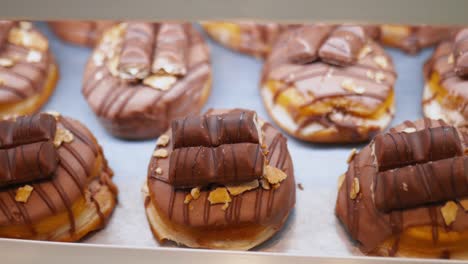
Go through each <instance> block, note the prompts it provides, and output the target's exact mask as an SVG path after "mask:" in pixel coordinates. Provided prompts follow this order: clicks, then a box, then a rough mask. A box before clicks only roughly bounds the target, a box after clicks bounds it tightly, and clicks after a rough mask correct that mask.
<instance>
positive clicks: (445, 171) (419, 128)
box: [336, 119, 468, 259]
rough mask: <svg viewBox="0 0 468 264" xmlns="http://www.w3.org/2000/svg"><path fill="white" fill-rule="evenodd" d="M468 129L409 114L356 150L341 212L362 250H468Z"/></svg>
mask: <svg viewBox="0 0 468 264" xmlns="http://www.w3.org/2000/svg"><path fill="white" fill-rule="evenodd" d="M466 132H467V131H466V129H464V128H455V127H453V126H450V125H448V124H447V123H445V122H444V121H442V120H431V119H421V120H418V121H415V122H410V121H406V122H404V123H403V124H401V125H399V126H396V127H395V128H392V129H390V131H389V132H388V133H384V134H380V135H378V136H377V137H376V138H375V140H374V141H373V142H371V143H370V144H369V145H368V146H366V147H364V148H363V149H362V150H361V151H360V152H359V153H358V154H355V155H353V156H352V157H351V158H350V161H349V168H348V171H347V172H346V173H345V174H344V175H342V176H341V177H340V182H339V186H338V198H337V202H336V215H337V217H338V219H339V220H340V221H341V222H342V223H343V225H344V227H345V229H346V230H347V231H348V233H349V235H350V236H351V238H352V239H354V240H356V241H357V242H358V246H359V248H360V249H361V251H362V252H363V253H365V254H370V255H381V256H400V257H431V258H454V259H467V258H468V254H467V253H468V252H467V251H468V250H467V249H468V247H467V246H468V213H467V212H468V203H467V197H468V185H467V178H466V175H467V174H468V171H467V170H468V157H467V156H466V154H465V153H466V142H467V140H468V134H467V133H466Z"/></svg>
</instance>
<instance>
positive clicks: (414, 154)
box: [374, 126, 463, 171]
mask: <svg viewBox="0 0 468 264" xmlns="http://www.w3.org/2000/svg"><path fill="white" fill-rule="evenodd" d="M374 148H375V156H376V159H377V166H378V169H379V171H386V170H390V169H395V168H401V167H404V166H408V165H415V164H418V163H426V162H429V161H437V160H441V159H447V158H452V157H455V156H461V155H463V146H462V145H461V144H460V137H459V135H458V132H457V130H456V129H455V128H454V127H450V126H444V127H443V126H441V127H436V128H427V129H423V130H419V131H416V132H411V133H407V132H397V133H392V132H390V133H385V134H379V135H377V136H376V137H375V145H374Z"/></svg>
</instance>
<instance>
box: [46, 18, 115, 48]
mask: <svg viewBox="0 0 468 264" xmlns="http://www.w3.org/2000/svg"><path fill="white" fill-rule="evenodd" d="M115 24H117V22H115V21H106V20H94V21H92V20H83V21H73V20H65V21H51V22H49V26H50V28H51V29H52V31H53V32H54V33H55V34H56V35H57V36H58V37H59V38H60V39H62V40H63V41H66V42H68V43H71V44H75V45H80V46H86V47H94V45H96V43H97V42H98V40H99V38H100V37H101V35H102V33H103V32H104V31H105V30H106V29H107V28H109V27H111V26H113V25H115Z"/></svg>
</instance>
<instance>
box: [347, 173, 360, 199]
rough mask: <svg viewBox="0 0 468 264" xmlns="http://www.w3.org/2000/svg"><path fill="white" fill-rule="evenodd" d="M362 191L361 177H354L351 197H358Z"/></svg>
mask: <svg viewBox="0 0 468 264" xmlns="http://www.w3.org/2000/svg"><path fill="white" fill-rule="evenodd" d="M359 191H360V187H359V179H358V178H356V177H354V179H353V183H352V184H351V191H350V193H349V198H351V199H353V200H354V199H356V198H357V196H358V194H359Z"/></svg>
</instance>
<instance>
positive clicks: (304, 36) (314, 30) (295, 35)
mask: <svg viewBox="0 0 468 264" xmlns="http://www.w3.org/2000/svg"><path fill="white" fill-rule="evenodd" d="M331 28H332V26H329V25H305V26H302V27H300V28H298V29H296V30H293V31H291V34H290V35H289V36H288V37H287V38H286V40H285V41H286V42H287V44H285V47H286V53H287V57H288V58H289V61H291V62H293V63H299V64H306V63H311V62H314V61H315V60H317V59H318V51H319V49H320V47H321V45H322V43H323V42H324V41H325V40H326V39H327V37H328V34H329V33H330V30H331Z"/></svg>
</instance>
